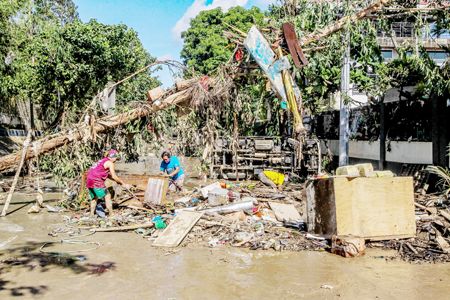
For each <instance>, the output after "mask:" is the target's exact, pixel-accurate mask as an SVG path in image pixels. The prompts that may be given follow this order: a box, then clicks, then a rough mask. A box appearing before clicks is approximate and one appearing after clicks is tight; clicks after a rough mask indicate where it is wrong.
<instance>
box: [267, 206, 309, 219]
mask: <svg viewBox="0 0 450 300" xmlns="http://www.w3.org/2000/svg"><path fill="white" fill-rule="evenodd" d="M269 205H270V208H271V209H272V210H273V212H274V213H275V217H276V218H277V220H278V221H280V222H300V221H301V216H300V214H299V213H298V211H297V209H296V208H295V206H294V205H292V204H282V203H275V202H269Z"/></svg>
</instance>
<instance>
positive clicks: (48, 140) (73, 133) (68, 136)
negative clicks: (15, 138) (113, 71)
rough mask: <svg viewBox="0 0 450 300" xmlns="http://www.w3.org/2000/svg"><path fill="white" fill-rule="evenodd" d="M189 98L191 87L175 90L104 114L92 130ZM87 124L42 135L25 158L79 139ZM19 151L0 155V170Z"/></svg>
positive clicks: (15, 160) (102, 129)
mask: <svg viewBox="0 0 450 300" xmlns="http://www.w3.org/2000/svg"><path fill="white" fill-rule="evenodd" d="M190 98H191V89H186V90H183V91H181V92H177V93H175V94H172V95H170V96H168V97H167V98H165V99H164V100H163V101H162V102H161V104H160V105H158V106H156V105H153V106H151V107H148V108H136V109H133V110H131V111H129V112H125V113H121V114H118V115H115V116H106V117H103V118H101V119H98V120H95V122H94V125H93V127H94V131H95V132H97V133H101V132H105V131H107V130H109V129H111V128H114V127H117V126H120V125H123V124H126V123H128V122H130V121H132V120H135V119H138V118H142V117H145V116H147V115H149V114H150V113H153V112H156V111H159V110H163V109H166V108H167V107H169V106H172V105H174V104H177V103H180V102H183V101H187V100H189V99H190ZM89 129H90V127H89V125H86V124H82V125H79V126H77V127H75V128H73V129H71V130H65V131H62V132H60V133H58V134H54V135H52V136H50V137H44V138H42V139H39V140H36V141H35V143H37V144H38V145H40V151H39V153H35V152H34V151H33V150H32V149H28V150H27V151H26V152H25V160H28V159H31V158H34V157H37V156H39V155H41V154H44V153H48V152H51V151H53V150H55V149H57V148H59V147H61V146H64V145H66V144H70V143H72V142H74V141H79V140H81V139H82V138H83V136H84V133H86V132H89ZM20 158H21V154H20V152H15V153H13V154H10V155H6V156H3V157H0V172H4V171H7V170H11V169H12V168H14V167H16V166H17V164H18V163H19V161H20V160H21V159H20Z"/></svg>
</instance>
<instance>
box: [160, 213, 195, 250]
mask: <svg viewBox="0 0 450 300" xmlns="http://www.w3.org/2000/svg"><path fill="white" fill-rule="evenodd" d="M202 215H203V212H195V211H182V212H180V213H178V214H177V216H176V217H175V219H173V221H172V222H170V224H169V226H167V228H166V229H164V231H163V232H162V234H161V235H160V236H158V238H157V239H156V240H155V241H154V242H153V246H157V247H176V246H178V245H179V244H180V243H181V241H182V240H183V239H184V237H185V236H186V235H187V234H188V233H189V231H191V229H192V227H194V225H195V224H196V223H197V222H198V220H200V218H201V217H202Z"/></svg>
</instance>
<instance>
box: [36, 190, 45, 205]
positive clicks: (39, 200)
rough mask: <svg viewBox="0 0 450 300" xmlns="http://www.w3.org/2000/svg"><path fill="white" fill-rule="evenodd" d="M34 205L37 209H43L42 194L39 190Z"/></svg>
mask: <svg viewBox="0 0 450 300" xmlns="http://www.w3.org/2000/svg"><path fill="white" fill-rule="evenodd" d="M36 203H37V205H39V207H41V208H42V207H44V192H43V191H42V190H41V189H40V188H39V189H38V191H37V194H36Z"/></svg>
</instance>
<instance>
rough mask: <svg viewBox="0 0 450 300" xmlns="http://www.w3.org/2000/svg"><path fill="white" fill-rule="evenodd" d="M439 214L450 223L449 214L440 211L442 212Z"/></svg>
mask: <svg viewBox="0 0 450 300" xmlns="http://www.w3.org/2000/svg"><path fill="white" fill-rule="evenodd" d="M439 214H440V215H441V216H443V217H444V218H445V219H446V220H447V221H449V222H450V214H449V213H448V212H446V211H443V210H440V211H439Z"/></svg>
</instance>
